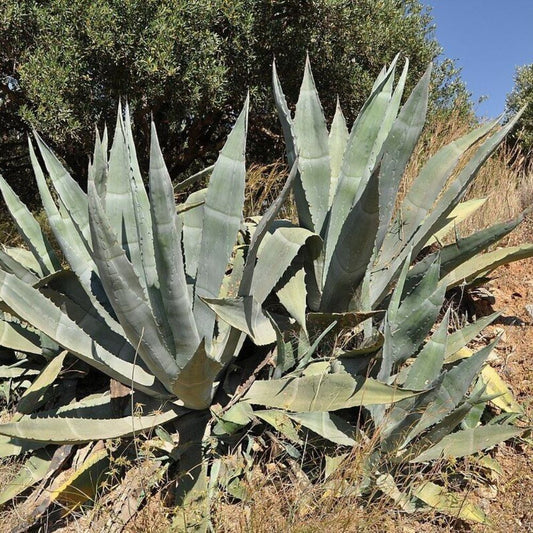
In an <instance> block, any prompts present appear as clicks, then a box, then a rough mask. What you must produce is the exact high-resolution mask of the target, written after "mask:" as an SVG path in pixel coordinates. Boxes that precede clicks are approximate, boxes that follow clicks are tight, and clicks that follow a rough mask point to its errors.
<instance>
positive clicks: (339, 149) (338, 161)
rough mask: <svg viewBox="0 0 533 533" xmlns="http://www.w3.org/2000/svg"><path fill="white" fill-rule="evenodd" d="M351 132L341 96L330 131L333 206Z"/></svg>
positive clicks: (330, 197) (329, 204) (330, 194)
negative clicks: (341, 102)
mask: <svg viewBox="0 0 533 533" xmlns="http://www.w3.org/2000/svg"><path fill="white" fill-rule="evenodd" d="M349 136H350V132H349V131H348V128H347V126H346V119H345V118H344V115H343V113H342V109H341V106H340V102H339V98H338V97H337V107H336V108H335V115H334V117H333V122H332V123H331V131H330V133H329V139H328V147H329V166H330V176H331V182H330V187H329V201H328V206H329V207H331V205H332V203H333V198H334V197H335V192H336V191H337V184H338V181H339V175H340V172H341V165H342V160H343V157H344V151H345V150H346V145H347V144H348V137H349Z"/></svg>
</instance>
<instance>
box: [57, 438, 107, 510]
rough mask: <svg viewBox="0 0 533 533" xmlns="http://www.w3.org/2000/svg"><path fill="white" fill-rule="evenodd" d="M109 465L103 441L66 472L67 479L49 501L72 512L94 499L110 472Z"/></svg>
mask: <svg viewBox="0 0 533 533" xmlns="http://www.w3.org/2000/svg"><path fill="white" fill-rule="evenodd" d="M109 465H110V458H109V452H108V451H107V449H106V448H105V446H104V445H103V442H101V443H100V446H96V448H95V449H94V450H93V451H92V452H91V453H90V455H89V456H88V457H87V459H85V461H84V462H83V463H82V464H81V465H79V466H78V467H77V468H70V469H69V470H68V471H67V472H66V473H65V477H66V479H65V480H64V482H63V483H61V485H60V486H58V487H57V488H55V489H54V490H53V491H52V492H51V493H50V495H49V499H50V500H49V501H50V502H55V501H57V502H59V503H60V505H61V507H62V508H63V509H64V512H71V511H73V510H75V509H77V508H78V507H79V506H80V505H82V504H83V503H85V502H86V501H88V500H92V499H94V497H95V496H96V494H97V491H98V487H99V486H100V485H101V484H102V482H103V481H104V479H105V475H106V473H108V469H109Z"/></svg>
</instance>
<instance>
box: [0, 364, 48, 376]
mask: <svg viewBox="0 0 533 533" xmlns="http://www.w3.org/2000/svg"><path fill="white" fill-rule="evenodd" d="M37 375H39V370H37V369H36V368H26V367H20V366H13V367H5V366H1V367H0V379H13V378H20V377H29V376H37Z"/></svg>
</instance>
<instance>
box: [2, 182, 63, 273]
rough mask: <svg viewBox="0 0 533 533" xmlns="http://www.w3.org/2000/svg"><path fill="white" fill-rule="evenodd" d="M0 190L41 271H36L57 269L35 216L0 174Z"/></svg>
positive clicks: (56, 260) (59, 264)
mask: <svg viewBox="0 0 533 533" xmlns="http://www.w3.org/2000/svg"><path fill="white" fill-rule="evenodd" d="M0 190H1V191H2V195H3V197H4V201H5V202H6V205H7V208H8V210H9V213H10V215H11V217H12V218H13V221H14V223H15V225H16V226H17V229H18V231H19V233H20V234H21V236H22V237H23V238H24V241H25V242H26V244H27V245H28V247H29V248H30V250H31V252H32V254H33V257H34V258H35V259H36V260H37V262H38V264H39V266H40V267H41V271H40V272H37V273H38V274H39V275H41V276H43V275H47V274H51V273H52V272H55V271H56V270H59V269H60V268H61V263H60V262H59V260H58V258H57V256H56V254H55V253H54V251H53V249H52V246H51V245H50V243H49V242H48V239H47V238H46V235H45V234H44V233H43V231H42V229H41V227H40V226H39V224H38V222H37V221H36V220H35V218H33V215H32V214H31V213H30V211H29V209H28V208H27V207H26V206H25V205H24V203H23V202H21V201H20V199H19V197H18V196H17V195H16V194H15V192H14V191H13V189H12V188H11V187H10V186H9V185H8V183H7V182H6V180H5V179H4V178H3V177H2V176H1V175H0Z"/></svg>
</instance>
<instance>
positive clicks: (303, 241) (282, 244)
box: [250, 222, 321, 303]
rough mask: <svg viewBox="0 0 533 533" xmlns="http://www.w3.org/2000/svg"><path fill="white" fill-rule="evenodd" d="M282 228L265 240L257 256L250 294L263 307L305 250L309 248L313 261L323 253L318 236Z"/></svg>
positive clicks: (303, 230) (276, 229)
mask: <svg viewBox="0 0 533 533" xmlns="http://www.w3.org/2000/svg"><path fill="white" fill-rule="evenodd" d="M282 224H283V222H279V223H277V224H275V225H274V228H273V231H272V233H267V234H266V235H265V236H264V238H263V240H262V242H261V245H260V247H259V250H258V252H257V263H256V264H255V268H254V272H253V278H252V284H251V289H250V294H252V295H253V296H254V298H255V300H256V301H257V302H259V303H263V302H264V301H265V299H266V297H267V296H268V295H269V294H270V293H271V292H272V290H273V289H274V287H275V286H276V284H277V283H278V282H279V281H280V279H281V278H282V276H283V274H285V272H286V271H287V269H288V268H289V267H290V265H291V263H292V262H293V261H294V259H295V258H296V256H297V255H298V253H299V252H300V250H302V248H304V247H305V248H306V249H307V251H308V252H309V254H310V256H311V257H313V258H316V257H318V254H319V253H320V248H321V239H320V237H318V235H316V234H314V233H311V232H310V231H308V230H306V229H304V228H297V227H291V226H283V225H282Z"/></svg>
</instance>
